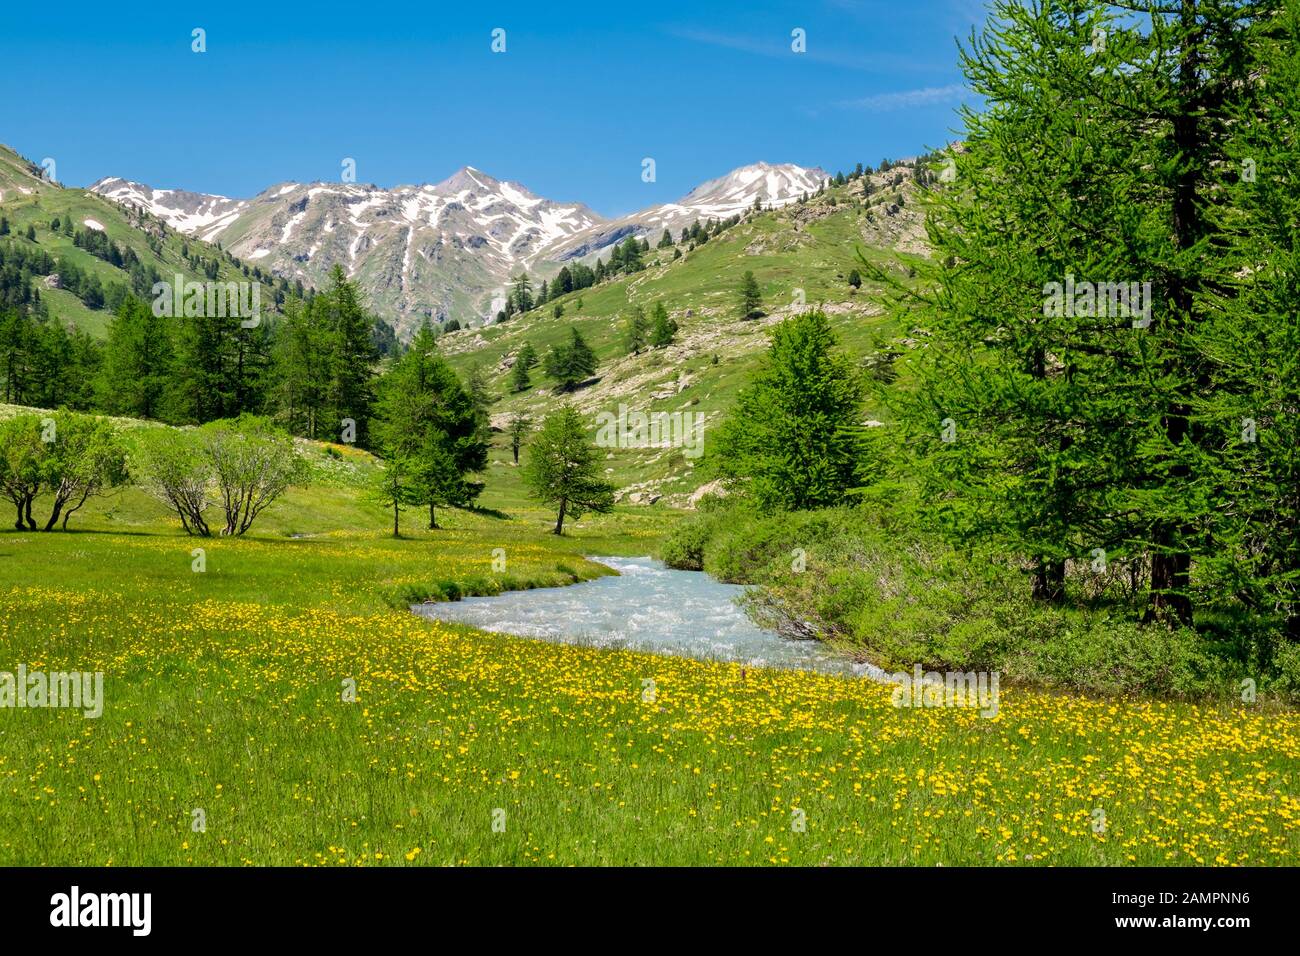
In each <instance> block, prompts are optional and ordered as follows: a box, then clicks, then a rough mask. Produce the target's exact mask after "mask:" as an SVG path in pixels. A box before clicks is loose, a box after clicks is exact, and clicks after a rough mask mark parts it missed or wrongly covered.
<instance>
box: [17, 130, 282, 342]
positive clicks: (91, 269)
mask: <svg viewBox="0 0 1300 956" xmlns="http://www.w3.org/2000/svg"><path fill="white" fill-rule="evenodd" d="M39 174H40V169H39V167H36V166H34V165H33V164H31V163H30V162H29V161H27V160H26V159H23V158H22V157H21V156H19V155H18V154H17V153H15V152H13V151H12V150H10V149H9V148H7V147H4V146H0V215H3V216H5V217H6V218H7V219H8V220H9V222H10V229H11V234H10V235H9V236H7V237H5V240H3V241H11V242H14V243H15V244H24V245H28V246H30V245H31V243H30V242H29V241H28V240H27V239H26V231H27V227H28V226H32V227H34V228H35V230H36V245H37V246H39V248H41V249H42V250H44V251H45V252H47V253H48V254H49V255H51V256H53V257H54V258H55V259H56V260H58V262H60V263H71V264H73V265H75V266H77V267H78V268H79V269H81V270H82V271H83V272H85V273H87V274H93V275H95V276H97V277H98V278H99V280H100V281H101V283H104V284H108V283H112V282H116V283H121V284H124V285H127V286H128V287H129V286H130V284H131V278H130V275H129V274H128V273H127V272H125V271H124V270H122V269H119V268H117V267H116V266H113V265H112V264H110V263H108V262H105V261H104V260H103V259H100V258H99V257H97V256H94V255H92V254H91V253H89V252H88V251H86V250H85V249H82V248H80V247H78V246H76V245H74V243H73V240H72V237H71V236H68V235H64V233H63V232H62V231H61V230H60V231H58V232H55V231H53V230H52V229H51V228H50V224H51V222H52V221H53V220H55V219H58V220H59V221H60V223H62V222H63V221H65V220H67V219H69V218H70V219H71V220H72V222H73V226H74V228H75V229H78V230H86V229H90V228H95V226H96V225H97V226H98V227H101V229H102V231H103V232H104V233H105V234H106V235H107V236H108V238H109V239H111V240H113V241H114V242H116V243H117V244H118V245H119V246H122V247H123V248H129V249H131V250H132V251H133V252H134V253H135V255H136V257H137V258H138V259H139V260H140V262H141V264H142V265H143V266H144V267H145V268H148V267H151V266H152V267H153V268H155V269H157V270H158V272H159V274H160V275H161V276H162V278H163V279H164V280H167V281H172V277H173V276H175V275H176V274H177V273H180V274H181V275H184V276H185V278H186V280H187V281H191V280H192V281H207V276H206V275H202V274H200V273H199V272H198V271H196V269H195V268H194V266H193V265H192V264H191V263H190V262H188V261H186V259H185V257H184V255H183V250H184V249H185V248H186V247H188V248H189V250H190V253H191V255H192V256H193V255H195V254H197V255H200V256H201V257H202V258H203V259H204V260H209V261H216V262H218V273H217V281H221V282H235V281H249V280H250V277H249V276H246V275H245V274H244V272H243V269H242V266H243V264H242V263H240V262H238V261H237V260H234V259H232V258H231V257H230V256H228V255H227V254H226V253H224V252H222V251H221V250H220V249H218V248H216V247H215V246H211V245H209V244H207V243H204V242H200V241H198V240H195V239H190V238H187V237H185V236H182V235H180V234H179V233H177V232H176V231H175V230H173V229H171V228H169V227H168V226H166V225H165V224H164V223H163V222H162V221H161V220H159V219H157V218H155V217H153V216H150V215H148V214H144V213H137V212H135V211H130V210H127V209H124V208H123V207H121V206H119V205H117V204H116V203H112V202H109V201H108V200H106V199H103V198H101V197H99V196H97V195H95V194H94V193H91V192H87V191H86V190H84V189H75V188H70V187H64V186H60V185H58V184H55V183H50V182H48V181H46V180H44V179H42V178H40V175H39ZM92 224H94V225H92ZM40 293H41V297H42V299H43V300H44V301H45V304H46V306H47V308H48V309H49V311H50V314H51V315H52V316H54V317H55V318H56V319H58V320H59V321H61V322H63V323H64V324H65V325H67V326H73V327H76V328H80V329H84V330H85V331H87V332H89V333H90V334H92V335H95V336H103V335H104V334H105V332H106V330H107V327H108V322H109V320H110V319H111V317H112V316H111V314H110V313H109V312H108V311H107V310H105V309H92V308H88V307H87V306H86V305H85V304H84V303H83V302H82V301H81V300H80V299H78V298H77V297H76V296H75V295H73V294H71V293H70V292H68V291H66V290H63V289H58V288H50V287H49V284H48V283H43V284H42V285H41V287H40ZM274 301H275V299H274V294H273V291H272V289H271V287H270V285H269V284H267V283H263V287H262V292H261V303H262V308H263V309H264V310H267V311H272V310H273V303H274Z"/></svg>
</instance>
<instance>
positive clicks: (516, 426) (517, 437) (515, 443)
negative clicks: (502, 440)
mask: <svg viewBox="0 0 1300 956" xmlns="http://www.w3.org/2000/svg"><path fill="white" fill-rule="evenodd" d="M532 427H533V421H532V419H531V418H529V417H528V416H527V415H525V414H524V413H523V412H518V413H516V414H515V415H513V416H511V418H510V422H509V424H508V425H507V426H506V431H507V433H508V434H509V435H510V451H511V453H512V454H513V455H514V458H515V464H516V465H517V464H519V449H520V448H522V447H523V445H524V437H525V436H526V435H527V434H528V432H529V431H530V430H531V429H532Z"/></svg>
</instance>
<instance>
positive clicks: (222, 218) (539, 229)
mask: <svg viewBox="0 0 1300 956" xmlns="http://www.w3.org/2000/svg"><path fill="white" fill-rule="evenodd" d="M828 179H829V177H828V175H827V174H826V173H825V172H824V171H823V170H821V169H805V168H803V167H800V166H796V165H793V164H790V163H785V164H779V165H770V164H768V163H756V164H754V165H752V166H744V167H742V168H740V169H736V170H733V171H732V172H730V173H728V174H727V175H725V176H722V177H720V178H718V179H714V180H710V181H709V182H706V183H704V184H702V185H700V186H699V187H697V188H696V189H694V190H692V191H691V192H690V193H689V194H687V195H686V196H684V197H682V198H681V199H680V200H678V201H677V202H674V203H666V204H663V205H659V206H651V207H650V208H648V209H643V210H641V211H640V212H637V213H634V214H632V215H629V216H624V217H621V218H618V219H607V218H605V217H603V216H601V215H599V214H598V213H596V212H593V211H592V210H591V209H589V208H588V207H587V206H585V205H583V204H582V203H578V202H556V201H554V200H550V199H545V198H542V197H540V196H537V195H535V194H534V193H532V192H530V191H529V190H528V189H527V188H526V187H524V186H522V185H520V184H518V183H513V182H508V181H502V180H499V179H495V178H493V177H492V176H490V175H488V174H487V173H485V172H483V171H481V170H478V169H474V168H472V167H469V166H466V167H464V168H462V169H460V170H459V171H457V172H456V173H455V174H453V175H452V176H450V177H448V178H447V179H444V180H443V181H442V182H439V183H436V184H434V185H428V184H424V185H419V186H395V187H393V188H391V189H384V188H381V187H379V186H375V185H363V184H360V183H347V182H339V183H327V182H316V183H309V184H303V183H278V184H276V185H273V186H270V187H268V188H267V189H265V190H263V191H262V192H261V193H259V194H258V195H256V196H254V197H253V198H251V199H228V198H226V197H224V196H214V195H208V194H205V193H196V192H189V191H187V190H183V189H157V188H154V187H151V186H147V185H144V184H141V183H137V182H131V181H129V180H125V179H119V178H114V177H110V178H105V179H101V180H99V181H98V182H96V183H94V184H93V185H92V186H91V187H90V191H91V192H93V193H95V194H97V195H100V196H103V197H105V198H107V199H110V200H112V201H113V202H115V203H118V204H120V205H122V206H124V207H127V208H131V209H137V210H143V211H146V212H148V213H150V214H152V215H153V216H156V217H157V218H158V219H160V220H162V221H163V222H165V223H166V224H167V225H168V226H170V227H171V228H173V229H175V230H176V231H177V232H179V233H182V234H184V235H187V236H191V237H194V238H196V239H202V240H204V241H206V242H211V243H217V242H219V243H221V245H222V246H223V247H224V248H225V249H227V250H228V251H230V252H231V253H232V254H234V255H235V256H237V257H239V258H240V259H243V260H245V261H247V262H251V263H257V264H259V265H261V266H262V267H263V268H265V269H268V270H269V271H270V272H271V273H272V274H274V275H276V276H283V277H287V278H289V279H291V280H298V279H300V280H302V281H303V282H304V283H305V284H307V285H319V284H321V283H322V282H323V280H324V279H325V277H326V276H327V275H328V274H329V272H330V270H331V269H332V268H333V267H334V266H335V265H340V266H342V267H343V269H344V271H345V272H346V273H347V274H348V276H349V277H350V278H352V279H353V280H354V281H356V282H357V283H358V285H359V286H360V287H361V288H362V290H363V291H364V292H365V293H366V295H367V296H368V297H369V300H370V305H371V307H372V308H373V309H374V310H375V311H376V312H378V313H379V314H380V315H381V316H384V317H385V318H388V319H389V320H390V322H391V323H392V324H393V325H394V326H395V328H396V331H397V333H398V335H399V337H401V338H404V339H406V338H409V337H410V335H411V334H412V333H413V332H414V330H415V329H416V328H418V327H419V325H420V324H421V323H422V322H423V321H424V320H425V319H426V318H427V319H431V320H433V321H434V322H436V323H443V322H446V321H447V320H449V319H452V318H455V319H457V320H458V321H459V322H460V323H461V324H477V323H479V322H482V321H486V320H490V318H491V317H492V316H494V315H495V314H496V313H497V312H498V311H499V310H500V309H501V308H502V307H503V305H504V302H505V296H506V289H507V287H508V285H509V283H510V280H511V278H512V277H513V276H515V275H516V274H517V273H519V272H520V271H524V270H526V271H528V272H530V273H532V274H534V275H535V276H536V277H538V278H539V279H540V278H546V277H549V276H551V275H554V274H555V273H556V272H557V271H558V270H559V268H560V266H561V265H562V264H563V263H564V262H566V261H569V260H573V259H583V258H586V259H593V258H595V257H597V256H598V255H600V254H601V253H602V252H604V251H606V250H607V249H608V248H609V247H610V246H612V245H613V244H615V243H617V242H619V241H621V240H624V239H627V238H628V237H635V238H643V237H652V238H654V239H658V238H659V235H660V234H661V233H662V232H663V230H664V229H668V230H670V231H671V232H673V233H674V234H676V233H678V232H680V231H681V229H683V228H685V227H688V226H690V225H691V224H692V223H693V222H695V221H697V220H698V221H701V222H705V221H707V220H709V219H714V220H722V219H726V218H728V217H730V216H733V215H736V214H737V213H742V212H746V211H748V210H749V209H751V208H752V207H754V205H755V203H759V204H761V205H762V206H764V207H767V208H778V207H781V206H785V205H788V204H789V203H791V202H794V201H795V200H798V199H800V198H802V197H803V196H805V195H809V194H811V193H814V192H816V191H817V189H818V188H819V187H821V186H822V185H824V184H825V183H826V181H827V180H828Z"/></svg>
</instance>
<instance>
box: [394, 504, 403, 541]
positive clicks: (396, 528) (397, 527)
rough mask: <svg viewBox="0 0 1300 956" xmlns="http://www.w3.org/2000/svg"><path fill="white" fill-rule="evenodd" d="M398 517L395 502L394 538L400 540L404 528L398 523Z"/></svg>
mask: <svg viewBox="0 0 1300 956" xmlns="http://www.w3.org/2000/svg"><path fill="white" fill-rule="evenodd" d="M394 497H396V496H394ZM398 515H399V512H398V510H397V502H396V501H394V502H393V537H394V538H400V537H401V536H402V528H401V525H400V524H399V523H398V522H399V517H398Z"/></svg>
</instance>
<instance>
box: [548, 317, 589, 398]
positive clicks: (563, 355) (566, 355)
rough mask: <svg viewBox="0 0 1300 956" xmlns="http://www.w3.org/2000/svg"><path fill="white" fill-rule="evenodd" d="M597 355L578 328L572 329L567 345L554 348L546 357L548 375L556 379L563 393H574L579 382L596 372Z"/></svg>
mask: <svg viewBox="0 0 1300 956" xmlns="http://www.w3.org/2000/svg"><path fill="white" fill-rule="evenodd" d="M596 365H597V362H596V353H595V352H593V351H592V350H591V346H589V345H588V344H587V342H586V340H585V339H584V338H583V337H582V335H581V334H580V333H579V332H578V330H577V328H572V329H570V339H569V341H568V342H567V343H564V344H560V345H556V346H553V347H552V348H551V351H550V352H548V353H547V355H546V362H545V363H544V368H545V371H546V374H547V375H548V376H550V377H551V378H553V379H555V380H556V382H557V383H558V385H559V390H560V391H562V392H567V391H572V390H573V388H574V387H575V386H577V385H578V383H579V382H582V381H584V380H585V379H587V378H590V377H591V375H592V374H594V373H595V371H596Z"/></svg>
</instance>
